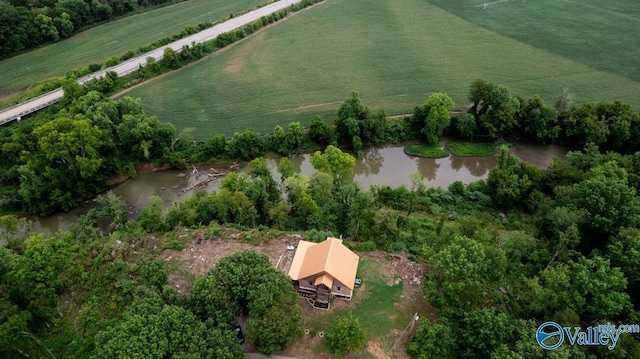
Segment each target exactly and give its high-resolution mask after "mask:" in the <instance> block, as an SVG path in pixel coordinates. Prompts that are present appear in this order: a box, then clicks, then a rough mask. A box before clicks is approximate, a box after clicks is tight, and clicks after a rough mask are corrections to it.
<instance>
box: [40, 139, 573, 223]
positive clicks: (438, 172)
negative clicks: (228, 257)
mask: <svg viewBox="0 0 640 359" xmlns="http://www.w3.org/2000/svg"><path fill="white" fill-rule="evenodd" d="M445 141H446V139H445ZM511 152H512V153H514V154H516V155H517V156H518V157H520V158H522V159H523V160H525V161H527V162H531V163H533V164H535V165H536V166H538V167H541V168H545V167H546V166H548V164H549V163H550V161H551V159H552V158H553V157H564V155H565V154H566V152H567V150H566V149H565V148H562V147H558V146H540V145H533V144H519V145H518V146H515V147H512V148H511ZM310 157H311V156H310V155H309V154H302V155H296V156H293V157H292V161H293V163H294V166H295V168H296V171H297V173H299V174H305V175H310V174H313V173H314V172H315V171H314V170H313V167H312V166H311V163H310V162H309V158H310ZM277 161H278V160H277V159H269V160H268V161H267V164H268V166H269V168H270V169H271V171H272V172H273V173H274V177H275V178H279V177H280V176H279V174H277ZM495 166H496V157H495V156H490V157H456V156H449V157H446V158H440V159H431V158H419V157H413V156H408V155H406V154H405V153H404V151H403V146H402V145H389V146H385V147H379V148H370V149H368V150H367V151H366V153H365V155H364V156H363V157H362V158H360V159H358V160H357V161H356V166H355V170H354V176H353V179H354V180H355V181H356V182H358V183H359V184H360V187H361V188H363V189H368V188H369V187H370V186H371V185H372V184H385V185H389V186H391V187H398V186H400V185H405V186H407V187H410V186H411V181H410V179H409V176H410V175H411V174H413V173H419V174H420V176H421V177H422V179H423V181H424V183H425V184H426V185H427V186H442V187H443V188H446V187H447V186H448V185H449V184H451V183H452V182H454V181H462V182H463V183H465V184H468V183H470V182H473V181H476V180H479V179H484V178H487V176H488V175H489V170H491V169H492V168H494V167H495ZM207 169H208V166H207V167H204V166H203V167H202V168H200V169H199V170H200V174H199V175H196V174H193V173H191V171H182V172H178V171H172V170H168V171H162V172H155V173H149V174H144V175H139V176H137V177H135V178H132V179H130V180H128V181H126V182H124V183H123V184H121V185H119V186H118V187H116V188H114V189H113V191H114V192H115V193H116V194H117V195H118V196H120V198H122V199H123V200H124V201H125V202H126V203H127V206H128V208H129V215H130V216H131V217H132V218H133V217H135V216H137V215H138V214H139V213H140V211H141V210H142V208H144V207H145V206H147V205H148V204H149V197H150V196H154V195H156V196H159V197H161V198H162V199H163V201H164V205H165V207H170V206H171V205H172V203H173V202H178V201H184V200H185V199H187V198H188V197H189V196H191V195H192V194H193V193H194V191H193V190H191V191H188V192H186V193H183V192H182V189H183V188H185V187H188V186H189V185H191V184H193V183H196V182H197V181H201V180H204V179H206V178H207V175H206V171H207ZM221 170H224V169H221ZM180 174H184V175H185V176H184V177H178V175H180ZM219 183H220V179H217V180H214V181H212V182H210V183H209V184H208V185H207V187H205V189H206V190H207V191H214V190H216V189H218V188H219ZM92 205H93V202H92V201H87V202H86V203H83V204H82V205H81V206H80V207H78V208H76V209H74V210H72V211H70V212H66V213H58V214H54V215H52V216H49V217H36V216H29V217H28V218H29V219H30V220H31V221H33V228H32V231H34V232H41V233H44V234H45V235H51V233H55V232H56V231H58V230H61V229H66V228H68V227H69V225H70V224H71V223H73V222H74V221H75V219H76V218H77V217H78V216H79V215H81V214H83V213H86V212H87V211H88V210H89V209H90V208H91V207H92Z"/></svg>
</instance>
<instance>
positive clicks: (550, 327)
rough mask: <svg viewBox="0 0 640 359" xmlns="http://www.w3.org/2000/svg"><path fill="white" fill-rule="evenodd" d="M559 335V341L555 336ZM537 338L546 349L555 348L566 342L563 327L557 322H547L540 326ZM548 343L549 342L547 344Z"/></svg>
mask: <svg viewBox="0 0 640 359" xmlns="http://www.w3.org/2000/svg"><path fill="white" fill-rule="evenodd" d="M555 337H558V339H557V341H556V340H553V338H555ZM536 340H537V341H538V344H540V346H541V347H542V348H544V349H547V350H553V349H556V348H557V347H559V346H560V345H562V342H564V333H563V332H562V327H561V326H560V324H558V323H556V322H545V323H542V324H541V325H540V326H539V327H538V331H537V332H536ZM545 343H547V344H545Z"/></svg>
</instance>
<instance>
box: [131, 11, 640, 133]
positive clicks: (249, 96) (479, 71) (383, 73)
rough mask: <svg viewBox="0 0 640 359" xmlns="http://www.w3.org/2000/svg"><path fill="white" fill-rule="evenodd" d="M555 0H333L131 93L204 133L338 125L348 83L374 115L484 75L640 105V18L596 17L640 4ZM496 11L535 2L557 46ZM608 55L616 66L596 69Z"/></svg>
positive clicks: (524, 90)
mask: <svg viewBox="0 0 640 359" xmlns="http://www.w3.org/2000/svg"><path fill="white" fill-rule="evenodd" d="M557 1H558V0H537V1H526V2H524V3H523V2H522V1H520V0H518V1H512V2H506V3H500V4H497V5H495V7H493V8H491V6H490V7H489V8H487V9H485V10H481V9H479V8H475V7H474V6H473V5H474V4H479V3H482V2H481V1H479V0H477V1H457V2H452V3H456V4H457V5H456V6H455V7H454V6H453V5H451V6H449V7H451V9H447V10H445V9H444V8H443V7H444V6H445V5H446V3H447V1H445V0H442V1H427V0H395V1H379V0H359V1H349V0H327V1H326V2H324V3H322V4H319V5H317V6H315V7H312V8H310V9H307V10H305V11H303V12H301V13H298V14H295V15H293V16H292V17H290V18H288V19H287V20H285V21H284V22H282V23H280V24H277V25H276V26H274V27H272V28H269V29H266V30H265V31H262V32H260V33H257V34H255V35H252V36H251V37H249V38H247V39H245V40H243V41H241V42H239V43H237V44H235V45H233V46H232V47H231V48H229V49H227V50H225V51H221V52H219V53H217V54H214V55H213V56H210V57H208V58H207V59H205V60H203V61H200V62H198V63H197V64H194V65H192V66H189V67H186V68H183V69H181V70H179V71H176V72H173V73H170V74H168V75H167V76H163V77H162V78H158V79H155V80H152V81H150V82H148V83H146V84H144V85H142V86H140V87H137V88H135V89H133V90H131V91H130V92H129V93H128V94H129V95H132V96H136V97H142V99H143V100H144V102H145V103H146V105H147V110H148V111H149V112H151V113H153V114H156V115H158V116H159V118H160V119H161V120H163V121H170V122H172V123H174V124H176V126H177V127H178V128H179V129H183V128H193V129H194V130H193V131H192V132H191V133H192V134H193V136H194V137H195V138H198V139H206V138H209V137H211V136H212V135H215V134H218V133H224V134H227V135H230V134H233V132H235V131H242V130H245V129H254V130H256V131H259V132H261V133H268V132H271V131H272V130H273V127H274V126H275V125H276V124H287V123H289V122H293V121H301V122H302V123H303V125H308V124H309V121H310V119H311V118H312V117H313V116H314V115H321V116H322V117H323V118H324V119H325V120H327V121H333V119H334V118H335V110H336V108H337V107H338V104H339V103H340V102H341V101H342V100H343V99H344V98H345V97H346V96H347V95H348V94H349V92H350V91H351V90H357V91H359V92H360V96H361V98H362V99H363V102H364V103H365V104H366V105H368V106H369V107H370V108H372V109H373V110H376V109H378V108H381V107H384V108H385V109H386V110H387V112H388V113H390V114H400V113H407V112H411V111H412V109H413V108H414V106H416V105H419V104H422V103H424V101H425V100H426V98H427V96H428V95H429V94H430V93H433V92H446V93H447V94H449V95H450V96H451V97H452V98H453V99H454V101H455V102H456V104H457V107H458V108H464V107H465V106H466V105H467V99H466V93H467V91H468V88H469V85H470V83H471V81H472V80H474V79H476V78H478V77H482V78H485V79H486V80H488V81H490V82H493V83H496V84H502V85H506V86H508V87H509V88H510V89H511V90H512V92H513V93H514V94H516V93H519V94H522V95H525V96H531V95H533V94H536V93H538V94H540V95H541V96H542V97H543V98H544V99H545V100H546V101H548V102H551V103H553V101H554V100H555V99H556V98H557V96H559V95H560V94H561V93H562V91H563V89H564V88H569V89H570V91H571V92H572V93H573V94H574V98H575V101H576V102H577V103H581V102H586V101H599V100H616V99H617V100H621V101H624V102H627V103H629V104H631V105H632V106H634V107H636V108H639V107H640V95H639V94H640V82H639V81H638V80H637V79H634V77H635V75H633V76H631V75H629V74H630V73H631V72H634V71H635V74H638V73H640V71H638V63H637V61H636V62H634V61H633V60H635V59H637V58H638V56H637V53H638V51H639V50H638V49H639V48H640V47H638V46H635V45H633V46H629V44H635V43H637V42H638V41H640V40H638V39H636V38H634V39H630V38H631V37H632V36H631V33H630V32H629V30H630V29H631V28H633V26H635V29H638V28H640V18H639V17H636V19H634V18H631V17H628V16H627V17H626V19H627V20H628V22H622V21H621V22H620V26H619V27H617V26H616V24H617V22H614V23H612V24H610V25H607V26H606V28H603V27H604V25H598V26H595V25H594V23H598V21H600V20H602V21H610V20H611V19H615V18H616V16H619V17H621V18H625V14H631V13H640V12H639V11H635V12H632V11H630V10H636V9H638V10H640V8H639V7H640V2H635V1H633V0H621V1H618V2H616V4H617V5H616V6H618V7H619V9H618V10H615V9H614V8H613V5H600V3H599V2H598V1H596V0H585V1H582V2H581V4H582V5H574V6H575V8H573V7H571V6H569V4H566V6H565V7H564V8H561V7H558V6H552V5H553V4H554V3H555V2H557ZM559 2H560V3H568V2H567V1H559ZM432 3H437V4H438V5H440V6H443V7H440V6H436V5H434V4H432ZM458 3H462V4H458ZM443 4H445V5H443ZM463 4H464V6H463ZM585 4H589V5H588V6H587V5H585ZM465 6H466V7H465ZM498 6H505V7H509V8H513V7H517V6H523V7H527V8H528V9H529V10H526V11H525V10H524V9H522V10H521V12H523V13H525V14H527V16H528V17H527V21H528V22H536V23H537V26H538V27H539V28H543V29H545V30H548V34H547V36H546V37H545V38H541V39H540V40H539V41H542V42H543V43H544V44H546V43H547V42H549V43H553V47H554V48H556V49H558V51H551V50H549V49H547V48H546V47H543V46H542V45H540V44H538V43H537V42H536V41H537V40H536V39H532V40H531V41H524V40H521V39H519V38H518V37H517V36H515V35H510V34H508V33H507V31H514V32H516V30H509V29H511V27H518V26H520V28H518V29H519V30H518V34H520V35H519V36H521V37H522V38H525V37H526V36H531V37H534V38H537V37H539V36H537V35H536V34H535V33H532V32H529V27H527V26H526V24H527V23H528V22H525V21H524V20H522V21H520V22H518V21H516V20H514V19H512V18H511V17H510V15H509V13H503V15H502V17H500V16H497V15H496V16H495V18H494V19H493V20H492V21H489V20H487V19H485V22H487V21H488V24H489V25H491V24H492V22H493V23H500V22H504V25H501V26H498V25H499V24H498V25H496V24H494V26H495V27H496V29H495V30H493V29H491V28H489V27H488V25H487V23H484V24H483V23H481V21H480V20H482V19H484V18H481V17H482V16H485V15H486V14H488V13H489V10H491V11H493V10H494V9H495V10H499V9H500V8H499V7H498ZM466 8H470V9H467V10H466V11H467V12H468V13H466V14H465V13H464V12H463V11H462V10H464V9H466ZM456 9H460V14H458V13H456V12H455V11H454V10H456ZM561 10H563V11H564V12H562V11H561ZM573 10H579V11H581V12H582V13H581V14H579V15H576V14H575V12H574V11H573ZM500 11H506V9H505V10H500ZM463 15H464V16H463ZM566 19H570V20H571V21H568V22H567V23H569V24H570V26H571V27H572V28H574V27H575V29H576V31H575V32H574V34H573V35H572V36H575V39H574V41H576V42H580V43H582V44H583V45H581V46H576V47H575V48H574V50H573V51H575V52H576V53H575V54H573V53H572V54H571V56H568V55H567V54H566V52H567V51H565V50H563V49H564V46H565V45H564V42H566V41H567V39H566V38H565V37H564V35H561V34H563V31H564V30H563V24H564V21H566ZM514 24H515V25H514ZM519 24H520V25H519ZM545 26H546V27H545ZM567 26H568V25H567ZM591 27H596V29H590V28H591ZM583 28H584V29H590V30H589V31H597V30H600V31H606V32H607V34H606V35H602V36H600V37H595V38H591V37H589V36H590V35H589V36H586V34H589V32H588V31H585V32H584V33H582V32H580V29H583ZM501 29H502V30H501ZM609 33H612V34H609ZM633 33H634V32H633ZM613 38H618V39H620V40H619V41H617V42H611V43H609V44H607V46H605V47H601V44H600V43H599V41H603V40H605V39H609V40H610V39H613ZM586 44H588V45H586ZM549 46H551V45H549ZM549 46H547V47H549ZM601 48H603V49H605V50H606V51H604V50H603V51H601V52H602V53H601V54H600V56H601V60H595V59H594V60H581V61H578V60H577V59H582V58H583V57H589V56H591V54H592V53H594V52H598V51H600V50H598V49H601ZM561 50H562V51H561ZM619 58H623V59H619ZM604 59H608V60H609V65H610V68H611V69H610V70H607V69H606V67H604V66H601V67H598V66H594V65H590V64H589V61H594V62H598V63H605V62H606V61H605V60H604ZM614 70H615V71H614Z"/></svg>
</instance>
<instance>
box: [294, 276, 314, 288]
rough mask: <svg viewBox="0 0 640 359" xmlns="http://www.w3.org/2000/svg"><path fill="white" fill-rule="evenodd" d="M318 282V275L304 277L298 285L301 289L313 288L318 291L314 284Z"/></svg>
mask: <svg viewBox="0 0 640 359" xmlns="http://www.w3.org/2000/svg"><path fill="white" fill-rule="evenodd" d="M315 282H316V276H315V275H314V276H311V277H306V278H302V279H300V280H299V281H298V286H299V287H300V289H306V290H312V291H314V292H315V291H316V286H315V285H313V284H314V283H315Z"/></svg>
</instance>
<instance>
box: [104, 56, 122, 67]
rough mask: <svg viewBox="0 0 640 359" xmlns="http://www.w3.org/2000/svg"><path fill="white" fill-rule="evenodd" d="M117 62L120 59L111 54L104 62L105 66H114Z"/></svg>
mask: <svg viewBox="0 0 640 359" xmlns="http://www.w3.org/2000/svg"><path fill="white" fill-rule="evenodd" d="M119 63H120V59H119V58H118V56H111V57H110V58H108V59H107V60H106V61H105V62H104V64H105V66H106V67H111V66H116V65H117V64H119Z"/></svg>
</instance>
